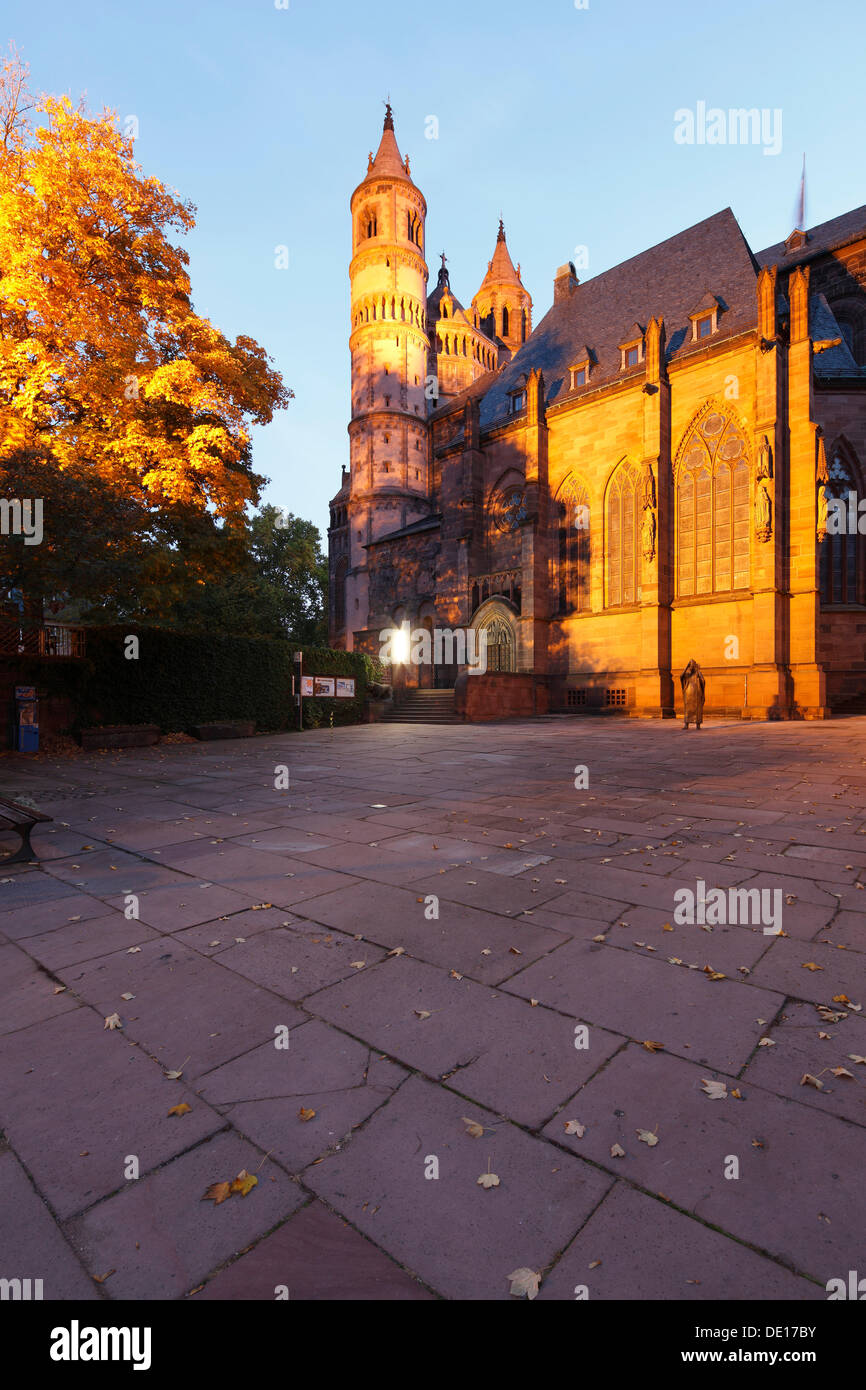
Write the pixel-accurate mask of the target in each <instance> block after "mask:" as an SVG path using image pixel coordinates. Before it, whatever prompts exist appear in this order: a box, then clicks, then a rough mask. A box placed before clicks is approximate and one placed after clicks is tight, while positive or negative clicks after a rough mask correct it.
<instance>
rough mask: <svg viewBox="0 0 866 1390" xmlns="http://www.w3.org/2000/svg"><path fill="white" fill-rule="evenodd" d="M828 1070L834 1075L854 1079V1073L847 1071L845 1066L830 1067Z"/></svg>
mask: <svg viewBox="0 0 866 1390" xmlns="http://www.w3.org/2000/svg"><path fill="white" fill-rule="evenodd" d="M830 1071H831V1072H832V1073H833V1075H834V1076H849V1077H850V1078H851V1080H852V1081H853V1080H854V1073H853V1072H852V1071H849V1070H848V1068H847V1067H831V1068H830Z"/></svg>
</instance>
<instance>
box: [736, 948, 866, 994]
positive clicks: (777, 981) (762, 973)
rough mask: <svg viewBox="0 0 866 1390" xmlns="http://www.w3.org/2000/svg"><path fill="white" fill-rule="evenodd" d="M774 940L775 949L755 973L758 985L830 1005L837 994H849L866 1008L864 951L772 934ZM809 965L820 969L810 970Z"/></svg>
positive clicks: (865, 961) (755, 980) (763, 960)
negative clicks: (847, 949) (845, 949)
mask: <svg viewBox="0 0 866 1390" xmlns="http://www.w3.org/2000/svg"><path fill="white" fill-rule="evenodd" d="M770 942H771V949H770V950H769V951H768V952H767V953H766V955H765V956H763V957H762V958H761V960H760V961H759V962H758V964H757V965H756V966H755V969H754V972H753V974H752V981H753V982H754V983H755V984H756V985H762V986H763V987H764V988H766V989H775V990H779V991H781V992H782V993H784V994H790V995H792V996H793V998H795V999H810V1000H812V1001H813V1002H814V1003H816V1004H830V1003H831V1001H832V999H833V996H834V995H837V994H847V996H848V998H849V999H851V1000H852V1001H853V1003H855V1004H862V1005H864V1007H866V956H864V955H863V954H862V952H859V951H840V950H839V949H838V947H837V946H826V945H822V944H821V942H818V941H812V942H803V941H796V940H792V939H786V938H784V937H771V938H770ZM808 965H817V966H818V967H819V969H817V970H809V969H807V968H806V967H807V966H808Z"/></svg>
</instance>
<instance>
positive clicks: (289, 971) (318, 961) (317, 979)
mask: <svg viewBox="0 0 866 1390" xmlns="http://www.w3.org/2000/svg"><path fill="white" fill-rule="evenodd" d="M298 927H299V928H301V929H300V930H299V929H297V928H294V927H293V928H290V929H288V930H287V929H285V928H283V927H277V928H276V929H274V930H271V931H267V932H263V933H261V934H257V935H256V936H254V937H253V939H252V940H251V941H245V942H242V943H241V944H238V945H233V946H230V947H229V949H228V950H226V951H221V952H220V955H219V960H220V964H221V965H224V966H225V967H226V968H227V969H229V970H236V971H237V972H238V974H239V975H243V976H245V978H246V979H248V980H253V981H254V982H255V983H256V984H260V985H263V986H264V987H265V988H266V989H269V990H271V991H272V992H273V993H274V994H278V995H279V996H280V997H281V998H283V999H294V1000H300V999H303V998H305V996H306V995H308V994H312V993H313V992H314V991H316V990H320V989H322V988H324V986H326V985H331V984H334V983H335V981H337V980H345V979H347V978H349V977H351V976H353V975H354V974H356V972H357V969H358V966H357V965H356V964H355V962H359V961H363V962H364V969H370V968H372V966H374V965H376V964H377V962H378V961H380V960H382V959H384V956H385V952H384V951H383V950H382V949H381V947H376V946H371V945H370V943H369V942H366V941H365V942H359V941H355V940H353V939H352V937H350V936H346V935H344V934H343V933H337V934H333V933H326V934H325V935H324V936H323V934H322V931H321V928H311V926H310V924H309V923H301V922H299V923H298ZM326 937H327V939H325V938H326Z"/></svg>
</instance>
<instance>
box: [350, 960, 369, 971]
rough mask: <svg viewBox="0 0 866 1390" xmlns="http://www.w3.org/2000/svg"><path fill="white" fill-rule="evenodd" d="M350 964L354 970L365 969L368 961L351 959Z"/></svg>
mask: <svg viewBox="0 0 866 1390" xmlns="http://www.w3.org/2000/svg"><path fill="white" fill-rule="evenodd" d="M349 964H350V966H351V967H352V969H353V970H363V969H364V966H365V965H366V964H367V962H366V961H365V960H351V961H349Z"/></svg>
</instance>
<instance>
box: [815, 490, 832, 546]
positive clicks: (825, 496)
mask: <svg viewBox="0 0 866 1390" xmlns="http://www.w3.org/2000/svg"><path fill="white" fill-rule="evenodd" d="M829 500H830V489H829V488H828V487H825V486H824V484H823V483H822V484H821V486H820V487H819V488H818V525H817V528H816V530H817V536H818V540H819V541H822V540H823V539H824V537H825V536H826V535H827V504H828V502H829Z"/></svg>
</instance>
